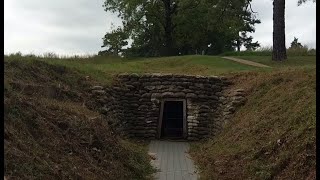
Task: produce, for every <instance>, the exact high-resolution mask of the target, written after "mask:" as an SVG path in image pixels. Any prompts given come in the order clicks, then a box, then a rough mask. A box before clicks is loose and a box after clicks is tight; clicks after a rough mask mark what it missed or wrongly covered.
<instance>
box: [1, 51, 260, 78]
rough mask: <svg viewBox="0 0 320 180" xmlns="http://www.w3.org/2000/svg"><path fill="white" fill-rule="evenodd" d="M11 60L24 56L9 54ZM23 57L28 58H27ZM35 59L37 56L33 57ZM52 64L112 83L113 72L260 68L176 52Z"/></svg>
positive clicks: (217, 71)
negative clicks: (153, 55) (181, 54)
mask: <svg viewBox="0 0 320 180" xmlns="http://www.w3.org/2000/svg"><path fill="white" fill-rule="evenodd" d="M6 58H7V59H8V60H13V59H21V57H6ZM23 59H28V58H27V57H26V58H23ZM30 59H34V57H32V58H30ZM38 59H39V60H42V61H45V62H47V63H50V64H55V65H63V66H66V67H69V68H74V69H77V70H79V71H80V72H82V73H84V74H86V75H88V76H91V77H93V79H97V80H99V81H100V82H105V83H110V81H111V80H112V76H113V75H115V74H119V73H124V72H133V73H174V74H193V75H219V74H226V73H229V72H239V71H240V72H243V71H252V70H258V69H259V68H256V67H252V66H247V65H244V64H240V63H237V62H233V61H229V60H225V59H222V58H220V57H217V56H200V55H198V56H176V57H163V58H138V59H124V58H111V57H94V58H86V59H43V58H38Z"/></svg>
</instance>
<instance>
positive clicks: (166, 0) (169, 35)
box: [163, 0, 176, 56]
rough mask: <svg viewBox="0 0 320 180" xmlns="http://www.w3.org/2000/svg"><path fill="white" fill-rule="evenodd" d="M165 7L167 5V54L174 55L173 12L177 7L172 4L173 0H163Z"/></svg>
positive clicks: (165, 28) (165, 29)
mask: <svg viewBox="0 0 320 180" xmlns="http://www.w3.org/2000/svg"><path fill="white" fill-rule="evenodd" d="M163 3H164V7H165V27H164V31H165V35H164V38H165V55H166V56H172V55H174V50H173V39H172V33H173V28H174V27H173V24H172V14H173V13H174V11H175V10H176V7H174V6H175V5H174V6H172V2H171V0H163Z"/></svg>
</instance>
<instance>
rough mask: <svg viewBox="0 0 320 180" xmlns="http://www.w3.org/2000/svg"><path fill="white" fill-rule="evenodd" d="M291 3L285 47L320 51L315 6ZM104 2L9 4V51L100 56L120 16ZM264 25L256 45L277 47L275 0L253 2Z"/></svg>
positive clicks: (10, 0)
mask: <svg viewBox="0 0 320 180" xmlns="http://www.w3.org/2000/svg"><path fill="white" fill-rule="evenodd" d="M296 1H297V0H288V1H286V17H285V18H286V43H287V46H290V42H292V40H293V38H294V36H296V37H297V38H299V41H300V42H301V43H302V44H306V45H308V46H310V47H313V48H315V47H316V6H315V4H313V3H311V2H308V3H306V4H304V5H302V6H299V7H297V2H296ZM103 2H104V1H103V0H45V1H44V0H28V1H26V0H4V52H5V54H8V53H12V52H18V51H20V52H22V53H23V54H26V53H34V54H42V53H45V52H56V53H58V54H64V55H75V54H96V53H97V52H98V51H99V50H101V45H102V37H103V36H104V34H105V33H106V32H107V31H109V30H110V29H111V23H113V24H115V25H116V26H117V25H120V21H119V19H118V18H117V16H116V15H114V14H111V13H107V12H105V11H104V9H103V7H102V4H103ZM252 8H253V10H254V11H256V12H258V13H257V16H258V18H259V19H260V20H261V22H262V23H261V24H259V25H256V32H255V33H254V34H253V37H254V40H257V41H259V42H260V43H261V45H262V46H271V45H272V0H253V3H252Z"/></svg>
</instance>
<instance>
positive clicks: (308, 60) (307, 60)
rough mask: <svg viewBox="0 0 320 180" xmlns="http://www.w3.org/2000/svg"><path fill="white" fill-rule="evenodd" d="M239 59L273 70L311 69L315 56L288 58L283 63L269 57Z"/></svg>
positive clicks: (244, 57)
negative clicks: (263, 65)
mask: <svg viewBox="0 0 320 180" xmlns="http://www.w3.org/2000/svg"><path fill="white" fill-rule="evenodd" d="M240 58H241V59H245V60H249V61H254V62H257V63H261V64H265V65H268V66H271V67H275V68H312V67H315V65H316V56H289V57H288V59H287V60H286V61H284V62H276V61H272V60H271V57H270V56H241V57H240Z"/></svg>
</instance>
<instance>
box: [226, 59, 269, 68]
mask: <svg viewBox="0 0 320 180" xmlns="http://www.w3.org/2000/svg"><path fill="white" fill-rule="evenodd" d="M222 58H224V59H229V60H232V61H236V62H238V63H242V64H247V65H250V66H255V67H268V68H271V67H270V66H267V65H264V64H261V63H257V62H253V61H248V60H244V59H239V58H234V57H222Z"/></svg>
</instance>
